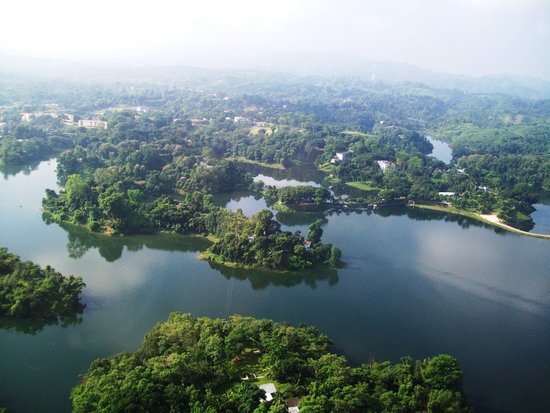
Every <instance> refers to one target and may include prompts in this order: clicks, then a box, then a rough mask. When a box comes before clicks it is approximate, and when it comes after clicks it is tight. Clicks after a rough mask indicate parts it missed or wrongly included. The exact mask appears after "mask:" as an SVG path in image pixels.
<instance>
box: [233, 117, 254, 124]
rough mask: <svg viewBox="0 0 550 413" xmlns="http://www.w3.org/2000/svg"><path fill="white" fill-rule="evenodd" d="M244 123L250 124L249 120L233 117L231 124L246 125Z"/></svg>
mask: <svg viewBox="0 0 550 413" xmlns="http://www.w3.org/2000/svg"><path fill="white" fill-rule="evenodd" d="M246 122H250V119H248V118H246V117H244V116H235V117H234V118H233V123H246Z"/></svg>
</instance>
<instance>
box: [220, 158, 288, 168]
mask: <svg viewBox="0 0 550 413" xmlns="http://www.w3.org/2000/svg"><path fill="white" fill-rule="evenodd" d="M227 160H228V161H235V162H241V163H248V164H251V165H258V166H263V167H264V168H271V169H280V170H284V169H285V167H284V166H283V165H281V164H280V163H266V162H260V161H253V160H252V159H248V158H245V157H244V156H232V157H229V158H227Z"/></svg>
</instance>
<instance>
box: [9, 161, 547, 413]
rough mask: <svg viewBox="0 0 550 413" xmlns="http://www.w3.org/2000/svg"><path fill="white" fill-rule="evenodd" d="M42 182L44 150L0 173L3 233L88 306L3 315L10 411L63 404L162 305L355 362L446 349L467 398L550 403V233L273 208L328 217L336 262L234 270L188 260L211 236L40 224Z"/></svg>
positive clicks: (390, 212)
mask: <svg viewBox="0 0 550 413" xmlns="http://www.w3.org/2000/svg"><path fill="white" fill-rule="evenodd" d="M277 179H295V180H297V181H301V180H300V179H298V178H296V177H286V178H277ZM308 181H309V179H307V180H305V181H303V182H308ZM55 182H56V178H55V162H54V161H51V162H43V163H41V164H40V165H39V166H38V168H37V169H36V170H34V171H32V172H30V173H29V174H25V173H23V172H20V173H17V174H16V175H10V176H6V177H4V178H0V191H1V192H0V193H1V194H2V196H1V197H0V211H1V212H0V245H2V246H6V247H8V248H9V250H10V251H11V252H13V253H16V254H19V255H21V256H22V258H23V259H29V260H33V261H35V262H37V263H40V264H42V265H46V264H50V265H52V266H53V267H54V268H56V269H57V270H58V271H61V272H62V273H64V274H77V275H80V276H82V277H83V278H84V281H85V282H86V284H87V287H86V288H85V290H84V294H83V299H84V302H85V303H86V309H85V310H84V313H83V314H82V317H81V320H80V321H78V322H76V323H74V324H70V325H67V326H61V325H44V326H33V325H29V323H23V322H14V321H13V320H0V354H2V359H1V363H0V389H1V391H0V406H5V407H7V408H8V410H9V411H10V412H16V413H17V412H66V411H70V402H69V399H68V396H69V392H70V389H71V388H72V387H73V386H74V385H75V384H76V383H77V382H78V380H79V375H81V374H83V373H85V372H86V371H87V369H88V367H89V364H90V363H91V361H93V360H94V359H96V358H99V357H106V356H109V355H112V354H115V353H118V352H122V351H133V350H135V349H137V348H139V347H140V345H141V343H142V340H143V336H144V335H145V333H146V332H147V331H148V330H149V329H150V328H151V327H152V326H153V325H154V324H155V323H157V322H159V321H163V320H166V318H167V317H168V314H169V313H170V312H171V311H182V312H190V313H192V314H194V315H196V316H210V317H227V316H229V315H230V314H234V313H238V314H243V315H251V316H255V317H266V318H271V319H274V320H278V321H283V320H287V321H289V322H290V323H292V324H299V323H306V324H311V325H315V326H317V327H318V328H319V329H320V330H321V331H322V332H323V333H325V334H327V335H328V336H329V337H330V338H331V339H332V340H333V341H334V342H335V349H336V350H337V351H338V352H340V353H342V354H344V355H345V356H346V357H348V358H349V360H350V361H351V362H353V363H361V362H366V361H368V360H370V359H371V358H374V359H376V360H392V361H394V362H395V361H399V360H400V358H401V357H402V356H405V355H410V356H413V357H416V358H424V357H429V356H432V355H435V354H439V353H449V354H453V355H455V356H456V357H457V358H458V360H459V362H460V364H461V366H462V368H463V371H464V374H465V389H466V392H467V394H468V397H469V399H470V401H471V402H472V403H474V404H475V405H476V407H477V409H478V411H481V412H494V411H501V412H542V411H550V392H549V391H548V389H550V369H549V366H550V351H548V349H549V348H550V270H549V268H550V242H548V241H547V240H540V239H534V238H528V237H523V236H520V235H516V234H511V233H507V232H503V231H500V230H495V229H494V228H492V227H488V226H486V225H483V224H481V223H478V222H475V221H472V220H469V219H467V218H463V217H457V216H449V215H446V214H443V213H437V212H432V211H424V210H417V209H407V208H395V209H382V210H380V212H376V213H373V212H370V213H366V212H355V211H350V212H346V213H339V214H337V213H333V214H331V215H326V214H323V213H319V212H317V213H296V214H277V218H278V219H280V220H281V222H282V224H283V227H284V228H285V229H287V230H289V231H296V230H301V231H305V230H306V228H307V225H308V224H309V223H310V222H312V221H313V220H315V219H316V218H319V217H322V218H323V219H325V224H324V225H323V231H324V234H323V240H324V241H326V242H331V243H333V244H335V245H337V246H338V247H340V248H341V250H342V252H343V255H342V259H343V260H344V262H345V263H346V266H345V267H344V268H342V269H339V270H337V271H336V270H328V269H326V270H315V271H304V272H300V273H288V274H278V273H274V272H269V271H262V270H252V271H246V270H240V269H231V268H226V267H223V266H219V265H214V264H211V263H208V262H205V261H200V260H199V259H198V258H197V256H198V254H199V252H200V251H201V250H203V249H204V248H206V246H207V245H208V242H207V241H205V240H203V239H201V238H197V237H183V236H176V235H148V236H131V237H116V238H113V237H106V236H102V235H98V234H91V233H89V232H88V231H85V230H83V229H82V228H78V227H73V226H60V225H58V224H54V223H50V224H48V223H47V221H45V220H43V218H42V214H41V212H40V201H41V198H42V196H43V193H44V189H45V188H55V187H56V184H55ZM217 202H220V203H222V204H223V203H226V204H228V206H230V207H231V208H239V207H240V208H243V210H246V211H247V215H248V214H252V213H253V212H254V211H256V210H257V209H261V208H262V207H263V206H262V202H263V200H261V199H255V198H254V197H250V196H249V195H246V194H240V195H239V194H236V195H235V196H234V197H232V196H231V195H230V196H227V197H226V198H225V200H224V199H219V200H218V201H217Z"/></svg>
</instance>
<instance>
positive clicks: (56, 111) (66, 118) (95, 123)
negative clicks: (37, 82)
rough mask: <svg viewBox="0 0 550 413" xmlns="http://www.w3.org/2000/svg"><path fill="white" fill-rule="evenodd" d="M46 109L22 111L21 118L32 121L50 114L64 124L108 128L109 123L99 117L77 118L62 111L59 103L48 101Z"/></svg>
mask: <svg viewBox="0 0 550 413" xmlns="http://www.w3.org/2000/svg"><path fill="white" fill-rule="evenodd" d="M44 107H45V110H43V111H36V112H22V113H21V116H20V120H21V121H22V122H30V121H31V120H33V119H36V118H40V117H44V116H49V117H51V118H53V119H61V122H62V124H63V125H67V126H74V127H78V128H86V129H107V127H108V123H107V122H105V121H103V120H99V119H80V120H75V116H74V115H73V114H72V113H62V111H61V110H60V107H59V105H58V104H57V103H46V104H45V105H44Z"/></svg>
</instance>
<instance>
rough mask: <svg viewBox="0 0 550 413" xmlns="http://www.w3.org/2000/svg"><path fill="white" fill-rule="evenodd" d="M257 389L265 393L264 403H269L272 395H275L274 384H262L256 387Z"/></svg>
mask: <svg viewBox="0 0 550 413" xmlns="http://www.w3.org/2000/svg"><path fill="white" fill-rule="evenodd" d="M258 388H259V389H260V390H263V391H264V392H265V401H266V402H270V401H271V400H273V395H274V394H275V393H277V389H275V384H273V383H266V384H262V385H261V386H258Z"/></svg>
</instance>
